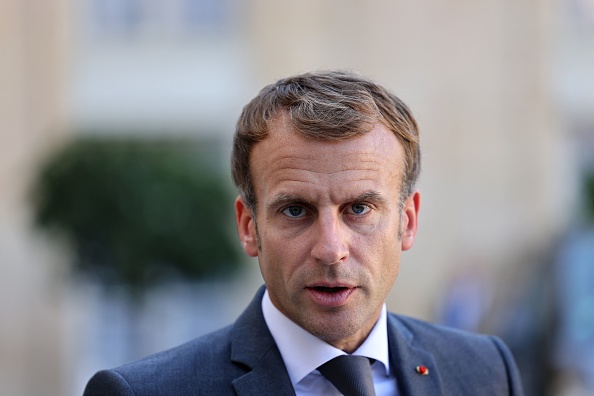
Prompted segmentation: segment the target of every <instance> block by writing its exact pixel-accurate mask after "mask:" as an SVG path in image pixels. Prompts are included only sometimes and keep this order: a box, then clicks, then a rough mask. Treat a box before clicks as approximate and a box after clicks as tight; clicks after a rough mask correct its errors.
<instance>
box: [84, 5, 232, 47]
mask: <svg viewBox="0 0 594 396" xmlns="http://www.w3.org/2000/svg"><path fill="white" fill-rule="evenodd" d="M87 2H88V5H89V7H88V8H87V9H88V18H89V20H90V24H89V25H90V27H91V33H92V35H93V36H94V38H98V39H102V38H144V37H154V36H158V37H159V38H171V37H180V36H181V37H184V36H186V37H191V36H198V35H213V34H214V35H218V34H222V33H223V32H225V31H227V30H229V28H230V27H231V26H232V22H231V13H232V11H233V6H234V4H235V1H234V0H168V1H160V0H87Z"/></svg>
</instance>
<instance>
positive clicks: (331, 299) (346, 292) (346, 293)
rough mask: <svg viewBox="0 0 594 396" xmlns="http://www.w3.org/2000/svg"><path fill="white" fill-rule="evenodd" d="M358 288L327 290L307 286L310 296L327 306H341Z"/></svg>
mask: <svg viewBox="0 0 594 396" xmlns="http://www.w3.org/2000/svg"><path fill="white" fill-rule="evenodd" d="M355 290H357V288H348V289H341V290H339V291H336V292H326V291H322V290H319V289H315V288H313V287H312V288H307V291H309V294H310V296H312V298H313V300H314V302H315V303H316V304H318V305H322V306H325V307H339V306H341V305H344V304H346V302H347V300H348V299H349V297H350V296H351V295H352V294H353V293H354V292H355Z"/></svg>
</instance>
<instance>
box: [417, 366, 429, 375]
mask: <svg viewBox="0 0 594 396" xmlns="http://www.w3.org/2000/svg"><path fill="white" fill-rule="evenodd" d="M416 370H417V374H420V375H429V369H428V368H427V367H425V366H417V367H416Z"/></svg>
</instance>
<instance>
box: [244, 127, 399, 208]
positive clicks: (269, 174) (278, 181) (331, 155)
mask: <svg viewBox="0 0 594 396" xmlns="http://www.w3.org/2000/svg"><path fill="white" fill-rule="evenodd" d="M403 160H404V150H403V148H402V145H401V144H400V142H399V141H398V139H397V138H396V136H395V135H394V133H392V132H391V131H389V130H388V129H387V128H385V127H384V126H383V125H382V124H379V123H378V124H376V125H375V126H374V127H373V128H372V129H371V131H370V132H368V133H366V134H363V135H360V136H357V137H353V138H348V139H345V140H324V139H314V138H310V137H306V136H304V135H302V134H300V133H299V132H298V131H296V130H295V129H294V128H293V126H292V125H291V123H290V121H289V120H288V119H287V117H278V118H277V119H275V120H274V121H272V122H271V123H270V125H269V135H268V136H267V137H266V138H265V139H264V140H262V141H261V142H259V143H257V144H256V145H255V146H254V148H253V151H252V154H251V158H250V168H251V172H252V178H253V182H254V188H255V192H256V195H257V197H258V200H260V199H262V198H263V194H264V195H267V194H272V193H278V192H279V190H283V189H285V190H286V189H288V190H296V189H299V190H300V191H301V190H305V191H307V190H308V189H309V190H311V189H316V188H317V189H318V190H317V191H318V192H319V191H320V190H321V189H324V191H325V190H328V189H330V188H331V189H333V191H335V192H339V191H342V190H349V189H351V190H352V189H362V188H371V189H377V188H380V187H381V188H384V189H386V188H389V189H397V190H399V187H400V182H401V179H402V174H403V168H404V166H403ZM347 193H352V191H347Z"/></svg>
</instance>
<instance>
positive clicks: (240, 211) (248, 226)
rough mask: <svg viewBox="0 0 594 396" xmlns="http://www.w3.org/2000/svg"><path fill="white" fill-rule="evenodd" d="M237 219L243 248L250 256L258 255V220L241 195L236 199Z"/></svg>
mask: <svg viewBox="0 0 594 396" xmlns="http://www.w3.org/2000/svg"><path fill="white" fill-rule="evenodd" d="M235 220H236V221H237V233H238V234H239V241H240V242H241V246H242V247H243V250H244V251H245V252H246V253H247V255H248V256H251V257H256V256H258V239H257V236H256V220H255V219H254V216H253V214H252V211H251V210H250V209H249V208H248V207H247V206H246V204H245V202H243V199H242V198H241V196H238V197H237V198H236V199H235Z"/></svg>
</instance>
